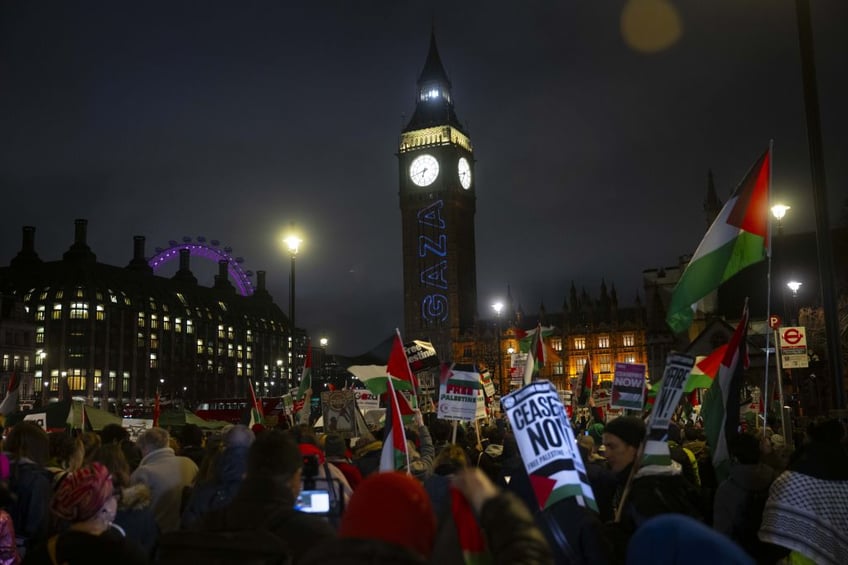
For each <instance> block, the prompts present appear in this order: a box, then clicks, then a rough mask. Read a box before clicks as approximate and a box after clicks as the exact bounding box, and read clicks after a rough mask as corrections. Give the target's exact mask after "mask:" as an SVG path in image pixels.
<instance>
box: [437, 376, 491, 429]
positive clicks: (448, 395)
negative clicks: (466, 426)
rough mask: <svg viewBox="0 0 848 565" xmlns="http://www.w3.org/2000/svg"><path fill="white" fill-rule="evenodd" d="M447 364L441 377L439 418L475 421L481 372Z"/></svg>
mask: <svg viewBox="0 0 848 565" xmlns="http://www.w3.org/2000/svg"><path fill="white" fill-rule="evenodd" d="M454 367H455V366H453V365H451V366H447V365H446V366H445V367H443V368H442V374H441V376H440V378H439V381H440V382H439V416H438V417H439V419H441V420H460V421H462V422H473V421H474V419H475V418H476V416H477V393H478V391H480V388H481V385H480V373H477V372H474V371H457V370H455V368H454Z"/></svg>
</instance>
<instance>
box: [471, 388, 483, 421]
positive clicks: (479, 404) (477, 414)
mask: <svg viewBox="0 0 848 565" xmlns="http://www.w3.org/2000/svg"><path fill="white" fill-rule="evenodd" d="M485 417H486V397H485V396H484V395H483V391H482V390H478V391H477V405H476V407H475V411H474V419H475V420H479V419H481V418H485Z"/></svg>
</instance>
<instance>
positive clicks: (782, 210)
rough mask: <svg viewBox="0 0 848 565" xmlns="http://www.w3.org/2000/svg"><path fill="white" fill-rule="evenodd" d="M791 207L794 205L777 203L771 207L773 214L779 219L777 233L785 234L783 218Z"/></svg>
mask: <svg viewBox="0 0 848 565" xmlns="http://www.w3.org/2000/svg"><path fill="white" fill-rule="evenodd" d="M791 208H792V206H787V205H786V204H775V205H774V206H772V207H771V215H772V216H774V219H775V220H777V235H783V218H784V216H786V212H787V211H789V210H790V209H791Z"/></svg>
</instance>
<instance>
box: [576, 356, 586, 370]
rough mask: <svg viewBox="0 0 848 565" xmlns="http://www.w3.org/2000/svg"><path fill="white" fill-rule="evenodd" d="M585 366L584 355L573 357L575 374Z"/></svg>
mask: <svg viewBox="0 0 848 565" xmlns="http://www.w3.org/2000/svg"><path fill="white" fill-rule="evenodd" d="M585 366H586V358H585V357H577V358H575V359H574V369H575V372H576V373H577V374H580V373H582V372H583V368H584V367H585Z"/></svg>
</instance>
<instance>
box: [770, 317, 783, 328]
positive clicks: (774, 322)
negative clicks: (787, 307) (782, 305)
mask: <svg viewBox="0 0 848 565" xmlns="http://www.w3.org/2000/svg"><path fill="white" fill-rule="evenodd" d="M781 322H783V320H781V319H780V316H778V315H777V314H772V315H771V316H769V327H770V328H771V329H773V330H777V329H780V324H781Z"/></svg>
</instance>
